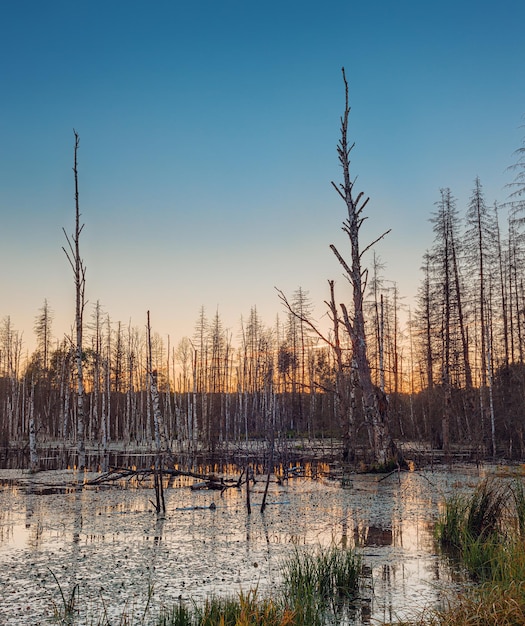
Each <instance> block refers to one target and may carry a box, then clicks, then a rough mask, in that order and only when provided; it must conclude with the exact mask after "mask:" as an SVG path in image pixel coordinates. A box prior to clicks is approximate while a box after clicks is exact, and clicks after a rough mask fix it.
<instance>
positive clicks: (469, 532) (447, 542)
mask: <svg viewBox="0 0 525 626" xmlns="http://www.w3.org/2000/svg"><path fill="white" fill-rule="evenodd" d="M512 493H513V491H512V488H511V487H510V486H509V485H508V484H507V483H501V482H498V481H496V480H495V479H493V478H488V479H486V480H484V481H482V482H481V483H480V484H479V485H478V486H477V488H476V489H475V490H474V492H473V493H472V494H470V495H456V496H454V497H453V498H451V499H450V500H449V501H447V502H446V503H445V509H444V511H443V514H442V515H441V518H440V519H439V521H438V523H437V525H436V536H437V538H438V540H439V542H440V543H441V545H442V546H443V547H444V548H448V549H450V550H451V552H452V553H453V554H455V555H456V556H457V557H458V558H459V560H460V562H462V563H463V565H464V566H465V567H466V568H467V570H468V572H469V573H470V574H471V575H472V576H473V577H474V578H475V579H477V580H480V581H486V580H492V579H494V577H495V576H496V572H498V570H500V569H501V565H502V559H505V558H506V557H507V556H508V555H507V551H508V547H509V532H510V530H511V527H510V525H509V522H510V520H511V519H516V510H514V511H510V510H509V507H508V504H509V502H511V501H513V498H512ZM516 493H517V495H516V498H519V497H520V495H519V491H518V490H517V491H516ZM522 495H523V493H522ZM516 498H514V502H516ZM524 504H525V498H524ZM523 510H524V523H525V506H524V509H523Z"/></svg>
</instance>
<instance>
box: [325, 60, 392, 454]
mask: <svg viewBox="0 0 525 626" xmlns="http://www.w3.org/2000/svg"><path fill="white" fill-rule="evenodd" d="M342 72H343V81H344V85H345V109H344V113H343V116H342V117H341V139H340V140H339V144H338V146H337V154H338V157H339V163H340V164H341V167H342V169H343V182H342V183H340V184H339V185H336V184H335V183H333V182H332V185H333V186H334V188H335V190H336V191H337V193H338V194H339V195H340V196H341V198H342V199H343V200H344V202H345V204H346V207H347V211H348V218H347V219H346V220H345V221H344V222H343V231H344V232H345V233H346V234H347V236H348V239H349V242H350V255H351V261H350V263H347V261H346V260H345V258H344V257H343V256H342V255H341V254H340V253H339V251H338V250H337V248H336V247H335V246H334V245H333V244H331V245H330V248H331V249H332V251H333V252H334V254H335V256H336V257H337V260H338V261H339V263H340V264H341V265H342V267H343V269H344V271H345V276H346V278H347V279H348V281H349V282H350V285H351V287H352V313H351V314H350V313H349V312H348V309H347V307H346V305H345V304H340V307H341V312H342V316H343V322H344V327H345V329H346V332H347V333H348V335H349V337H350V341H351V344H352V359H353V362H354V364H355V370H356V374H357V380H358V385H359V387H360V391H361V394H362V398H363V410H364V416H365V422H366V426H367V428H368V431H369V436H370V440H371V441H372V443H373V455H374V460H375V461H376V462H377V463H379V464H381V465H385V464H386V463H387V462H388V461H389V460H390V458H391V457H392V456H394V455H395V453H396V450H395V445H394V443H393V441H392V439H391V437H390V434H389V427H388V403H387V402H386V398H385V395H384V393H383V392H381V390H380V389H379V388H377V387H376V386H375V385H374V384H373V381H372V373H371V370H370V363H369V360H368V354H367V338H366V332H365V319H364V311H363V303H364V292H365V289H366V275H367V272H366V269H365V270H363V267H362V260H363V255H364V254H365V253H366V252H367V251H368V250H369V249H370V248H371V247H372V246H373V245H374V244H376V243H377V242H378V241H379V240H381V239H382V238H383V237H384V236H385V235H387V234H388V233H389V232H390V230H388V231H386V232H385V233H383V234H382V235H381V236H379V237H378V238H377V239H375V240H374V241H373V242H372V243H370V244H369V245H367V246H366V247H365V248H364V249H363V250H361V246H360V243H361V242H360V230H361V226H362V225H363V222H364V221H365V219H366V217H365V216H364V214H363V211H364V208H365V207H366V205H367V204H368V201H369V198H365V197H364V193H363V192H359V193H358V194H357V195H354V193H355V192H354V184H355V179H354V180H352V179H351V177H350V152H351V151H352V148H353V147H354V145H355V144H352V145H351V146H349V145H348V116H349V113H350V106H349V103H348V82H347V80H346V75H345V71H344V68H343V70H342Z"/></svg>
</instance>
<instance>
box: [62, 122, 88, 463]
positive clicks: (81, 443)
mask: <svg viewBox="0 0 525 626" xmlns="http://www.w3.org/2000/svg"><path fill="white" fill-rule="evenodd" d="M73 132H74V134H75V149H74V165H73V173H74V177H75V232H74V234H73V236H72V238H70V237H69V236H68V235H67V233H66V231H65V230H64V235H65V236H66V241H67V244H68V248H69V250H66V248H64V247H63V248H62V249H63V250H64V252H65V254H66V257H67V259H68V261H69V263H70V265H71V267H72V269H73V277H74V282H75V329H76V346H75V348H76V350H75V360H76V366H77V452H78V467H79V469H84V467H85V465H86V444H85V416H84V371H83V362H82V357H83V347H82V339H83V316H84V306H85V295H84V294H85V287H86V268H85V267H84V262H83V260H82V258H81V257H80V233H81V232H82V229H83V228H84V224H82V225H81V224H80V207H79V199H78V168H77V153H78V145H79V136H78V134H77V132H76V131H73Z"/></svg>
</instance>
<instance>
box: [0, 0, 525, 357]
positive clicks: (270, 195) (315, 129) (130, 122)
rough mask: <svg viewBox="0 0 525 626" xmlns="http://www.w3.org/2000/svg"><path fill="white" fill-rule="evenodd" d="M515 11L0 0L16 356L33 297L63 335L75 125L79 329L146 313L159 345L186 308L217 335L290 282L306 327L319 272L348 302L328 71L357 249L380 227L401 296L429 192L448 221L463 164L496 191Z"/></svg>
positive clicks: (523, 89) (504, 174)
mask: <svg viewBox="0 0 525 626" xmlns="http://www.w3.org/2000/svg"><path fill="white" fill-rule="evenodd" d="M524 22H525V3H524V2H523V1H522V0H501V1H500V2H498V3H494V2H492V1H490V2H489V1H486V0H476V1H474V0H442V1H441V2H439V3H427V2H421V0H419V1H417V2H416V1H412V0H398V1H397V2H392V1H391V0H388V1H387V0H382V1H375V2H374V1H366V2H365V1H361V2H356V1H353V0H324V1H323V2H322V3H321V2H314V1H310V0H301V1H298V0H279V1H274V0H265V2H252V1H250V0H244V1H242V2H241V1H237V0H235V1H233V0H222V1H220V2H219V1H218V0H215V1H211V0H202V1H201V0H192V1H191V2H188V1H186V2H181V1H179V0H170V1H167V0H157V1H151V2H145V1H144V0H142V1H137V0H103V1H102V0H89V1H88V0H78V1H76V2H71V0H67V1H61V0H60V1H59V0H48V1H47V2H42V1H41V0H16V1H15V0H0V81H1V82H0V265H1V268H2V270H1V272H0V320H2V319H5V318H6V317H7V316H9V317H10V320H11V323H12V325H13V327H14V328H15V329H17V330H19V331H20V332H23V336H24V345H25V346H26V347H27V350H30V349H31V346H32V345H33V342H34V332H33V327H34V321H35V317H36V316H37V315H38V312H39V310H40V309H41V308H42V306H43V303H44V300H47V302H48V304H49V306H50V307H51V309H52V311H53V312H54V322H53V333H54V335H55V336H56V337H59V338H61V337H62V336H63V334H64V333H68V332H70V330H71V328H72V325H73V322H74V302H75V300H74V297H75V294H74V284H73V276H72V271H71V267H70V266H69V264H68V261H67V259H66V256H65V254H64V251H63V250H62V247H63V246H64V245H66V240H65V235H64V231H63V229H65V231H66V233H67V234H68V235H71V234H72V233H73V230H74V217H75V214H74V211H75V205H74V179H73V171H72V167H73V147H74V135H73V129H75V130H76V131H77V132H78V134H79V136H80V146H79V152H78V170H79V193H80V210H81V214H82V217H81V219H82V222H83V224H84V229H83V231H82V235H81V242H80V245H81V255H82V258H83V260H84V264H85V266H86V298H87V300H88V303H87V306H86V318H87V319H88V320H89V317H90V315H91V312H92V309H93V306H94V304H95V303H96V302H97V301H98V302H100V304H101V306H102V309H103V311H104V312H105V313H107V314H108V315H109V316H110V318H111V320H112V322H113V323H116V322H118V321H120V322H121V323H122V324H124V325H126V326H127V325H128V324H131V325H132V326H136V327H144V326H145V324H146V314H147V311H148V310H149V311H150V315H151V323H152V327H153V330H154V331H155V332H157V333H159V334H160V335H161V336H162V337H167V336H168V335H169V336H170V340H171V343H172V345H174V344H175V343H177V342H178V341H179V340H180V339H181V338H182V337H184V336H191V335H192V334H193V331H194V327H195V324H196V320H197V318H198V316H199V312H200V310H201V308H202V307H204V310H205V312H206V314H207V315H208V317H213V316H214V315H215V313H216V312H217V311H218V312H219V314H220V316H221V319H222V321H223V325H224V326H225V328H228V329H231V332H232V334H233V336H236V334H237V333H238V329H239V325H240V320H241V317H242V318H244V319H246V318H247V317H248V315H249V313H250V310H251V309H252V308H253V307H256V308H257V311H258V313H259V315H260V316H261V318H262V319H263V321H264V322H265V323H266V324H267V325H269V326H271V325H273V323H274V321H275V318H276V316H277V315H280V316H284V311H283V308H282V304H281V302H280V301H279V299H278V296H277V292H276V290H275V288H276V287H277V288H279V289H281V290H283V291H284V292H285V293H286V294H288V295H290V296H291V295H292V294H293V292H294V291H296V290H297V289H298V288H299V287H301V289H303V290H304V291H306V292H308V294H309V298H310V299H311V301H312V306H313V310H314V317H315V318H316V319H317V320H319V323H322V319H323V316H324V315H325V311H326V307H325V305H324V304H323V302H324V300H325V299H326V298H327V297H328V286H327V285H328V283H327V281H328V279H334V280H335V281H336V285H337V290H338V291H337V293H338V296H340V299H341V301H343V300H346V299H347V298H349V290H348V286H347V283H346V281H345V279H344V277H343V273H342V268H341V266H340V265H339V264H338V262H337V259H336V258H335V256H334V255H333V253H332V252H331V250H330V247H329V246H330V244H335V245H336V246H337V247H338V249H339V250H340V251H341V252H342V254H343V255H345V254H347V252H348V245H347V240H346V239H345V234H344V233H343V231H342V229H341V225H342V222H343V220H344V219H345V217H346V208H345V206H344V203H343V202H342V200H341V199H340V198H339V196H338V194H337V193H336V192H335V190H334V189H333V187H332V185H331V182H332V181H334V182H336V183H339V182H340V179H341V168H340V166H339V164H338V161H337V153H336V146H337V142H338V140H339V131H340V117H341V114H342V112H343V107H344V85H343V81H342V75H341V68H342V67H343V66H344V68H345V71H346V76H347V79H348V83H349V96H350V104H351V114H350V124H349V138H350V140H351V141H352V142H355V147H354V149H353V151H352V155H351V158H352V164H351V167H352V175H353V176H357V181H356V189H358V190H359V191H363V192H364V193H365V194H366V195H367V196H369V197H370V202H369V203H368V205H367V209H366V211H367V221H366V222H365V225H364V226H363V229H362V233H361V234H362V244H363V245H367V244H368V243H369V242H370V241H372V240H374V239H375V238H376V237H378V236H379V235H381V234H382V233H383V232H385V231H387V230H388V229H391V232H390V233H389V234H388V236H387V237H386V238H385V239H384V240H382V241H381V242H380V243H379V244H378V245H376V246H375V248H374V249H375V253H376V255H378V257H379V258H380V260H381V262H382V263H383V264H384V270H383V275H384V279H385V281H386V283H387V284H391V283H392V284H393V283H395V284H396V285H397V287H398V290H399V294H400V296H401V298H402V301H403V303H404V304H405V305H406V306H407V307H408V306H410V307H411V308H413V307H414V306H415V297H416V294H417V288H418V286H419V284H420V281H421V277H422V275H421V271H420V267H421V264H422V256H423V254H424V252H425V251H426V250H427V249H429V248H430V246H431V245H432V239H433V235H432V227H431V224H430V223H429V217H430V215H431V213H432V211H433V210H434V208H435V206H434V204H435V202H436V201H437V200H438V199H439V190H440V188H443V187H449V188H450V189H451V192H452V194H453V196H454V197H455V198H456V199H457V207H458V210H459V211H460V213H461V214H463V212H464V210H465V209H466V206H467V204H468V199H469V197H470V194H471V191H472V189H473V186H474V180H475V178H476V176H479V177H480V180H481V183H482V185H483V189H484V192H485V198H486V200H487V202H488V203H489V204H492V203H493V202H494V201H498V202H504V201H505V200H506V199H507V196H508V194H509V190H508V189H507V188H506V185H507V184H508V183H509V182H511V181H512V178H513V175H512V173H511V172H509V171H508V169H507V168H508V167H509V166H510V165H512V163H513V162H515V160H516V157H515V156H513V153H514V151H515V150H516V149H518V148H519V147H520V146H521V145H522V144H523V139H524V136H525V130H524V128H523V124H524V119H525V118H524V114H525V38H524V37H523V23H524ZM366 262H367V263H370V258H368V259H367V261H366Z"/></svg>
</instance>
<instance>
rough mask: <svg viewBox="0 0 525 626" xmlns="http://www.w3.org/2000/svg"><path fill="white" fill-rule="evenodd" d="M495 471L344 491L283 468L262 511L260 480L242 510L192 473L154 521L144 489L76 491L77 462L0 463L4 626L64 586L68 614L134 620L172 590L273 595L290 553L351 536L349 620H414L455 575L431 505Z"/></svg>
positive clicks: (23, 618)
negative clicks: (361, 582) (47, 467)
mask: <svg viewBox="0 0 525 626" xmlns="http://www.w3.org/2000/svg"><path fill="white" fill-rule="evenodd" d="M493 470H494V468H489V467H487V468H485V469H476V468H474V467H461V468H458V467H456V468H448V469H439V470H434V471H431V470H425V471H415V472H402V473H401V474H393V475H391V476H389V477H387V478H383V477H381V476H377V475H357V476H354V477H352V481H351V486H349V487H345V488H342V487H341V485H340V484H339V483H338V482H335V481H330V480H327V479H323V478H320V479H317V480H313V479H311V478H293V479H290V480H288V481H285V482H284V484H283V485H277V484H275V483H272V484H271V487H270V492H269V496H268V505H267V508H266V511H265V512H264V514H261V513H260V510H259V505H260V502H261V500H262V494H263V491H264V480H263V479H262V478H261V480H260V482H258V483H257V484H256V485H255V488H254V490H253V493H252V498H251V500H252V513H251V515H248V514H247V511H246V501H245V492H244V490H243V491H241V490H238V489H236V488H231V489H228V490H227V491H225V492H224V493H223V495H221V494H220V493H219V492H216V491H208V490H202V491H192V490H191V489H190V488H189V485H190V484H191V479H186V478H177V479H175V480H173V481H172V482H171V483H170V485H169V487H168V488H167V489H166V492H165V498H166V509H167V512H166V516H165V518H163V519H161V518H158V517H157V515H156V514H155V512H154V510H153V506H152V503H151V500H154V492H153V489H152V488H151V486H149V485H148V486H145V485H144V484H142V485H137V484H135V485H132V484H130V483H125V484H123V485H113V486H111V487H88V488H84V489H82V490H76V489H74V488H72V487H71V485H73V484H74V482H75V481H76V480H78V479H79V476H78V475H77V474H76V473H75V472H73V471H68V472H52V471H49V472H41V473H39V474H36V475H34V476H31V475H29V474H27V473H23V472H21V471H18V470H0V625H2V626H4V625H8V624H9V625H17V626H20V625H23V624H31V625H36V624H44V623H48V621H47V620H48V618H50V617H52V616H53V611H54V606H56V607H58V608H59V609H60V608H62V606H63V602H62V597H61V590H62V592H63V593H64V596H65V597H66V598H68V597H70V596H71V594H72V592H73V590H74V589H77V590H78V596H77V608H78V610H79V613H78V619H77V622H76V623H78V624H91V623H97V621H98V620H99V619H100V618H101V617H102V615H103V612H104V611H105V612H106V615H107V616H108V617H109V618H112V617H113V618H118V616H121V615H122V614H123V613H126V614H127V615H129V616H131V615H132V616H133V617H134V619H135V620H136V623H139V621H140V619H141V618H142V616H143V615H144V614H145V613H146V614H147V615H148V616H150V617H151V618H153V617H154V615H155V614H156V613H157V612H158V610H159V607H161V606H167V607H169V606H173V605H174V604H176V603H177V602H178V601H179V600H181V599H182V600H184V601H187V602H190V603H191V602H193V601H196V602H199V601H202V600H203V599H205V598H206V597H209V596H210V595H222V596H224V595H236V594H237V593H238V592H239V591H240V590H244V591H248V590H250V589H252V588H255V587H257V589H258V593H259V594H263V593H266V592H271V591H272V590H274V589H276V588H277V587H278V585H279V582H280V571H281V566H282V562H283V559H284V558H285V557H286V555H288V554H290V552H291V551H292V550H294V549H296V548H298V549H301V550H303V549H309V548H311V547H314V546H319V545H321V546H331V545H347V546H357V548H358V550H359V551H360V553H361V554H362V555H363V560H364V565H365V571H366V572H367V581H366V583H367V584H366V588H365V589H364V591H363V594H362V596H363V599H362V602H361V603H360V606H359V608H358V611H357V616H356V624H370V623H374V624H377V623H378V622H379V623H381V622H383V621H395V620H399V619H403V618H410V617H413V616H414V614H416V613H417V612H418V611H421V610H423V609H425V607H429V606H435V605H436V604H437V603H439V600H440V597H441V596H442V593H443V590H444V589H445V590H446V589H447V588H449V587H450V585H451V572H450V571H449V569H448V566H447V564H446V562H445V561H444V559H443V558H442V557H440V556H439V554H438V552H437V549H436V546H435V544H434V541H433V534H432V533H433V525H434V522H435V520H436V518H437V515H438V511H439V506H440V504H442V502H443V499H444V498H445V497H446V496H449V495H450V494H452V493H453V492H454V491H457V490H461V489H471V488H472V487H474V486H475V485H476V484H477V482H478V481H479V480H480V479H481V478H483V477H484V476H485V475H486V474H487V473H491V472H492V471H493ZM92 476H93V475H92V474H89V475H87V477H88V478H89V477H92ZM80 478H81V479H83V477H80ZM381 478H383V479H381ZM57 485H61V487H60V488H57V487H56V486H57ZM64 485H69V487H66V488H64ZM212 503H214V504H215V505H216V508H215V509H213V508H212V509H210V504H212ZM57 581H58V583H59V584H58V583H57ZM59 585H60V587H59ZM77 586H78V587H77ZM145 623H148V621H147V620H146V621H145Z"/></svg>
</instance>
